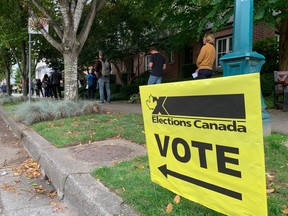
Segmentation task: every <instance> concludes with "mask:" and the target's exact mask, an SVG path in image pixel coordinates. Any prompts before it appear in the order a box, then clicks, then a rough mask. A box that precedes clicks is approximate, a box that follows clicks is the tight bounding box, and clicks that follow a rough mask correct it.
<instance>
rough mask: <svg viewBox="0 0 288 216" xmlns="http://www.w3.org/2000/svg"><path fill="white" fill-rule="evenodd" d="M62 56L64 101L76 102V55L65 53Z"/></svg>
mask: <svg viewBox="0 0 288 216" xmlns="http://www.w3.org/2000/svg"><path fill="white" fill-rule="evenodd" d="M63 56H64V68H65V74H64V80H63V82H64V94H65V95H64V99H65V100H74V101H77V100H78V88H77V64H78V55H77V54H76V53H66V54H63Z"/></svg>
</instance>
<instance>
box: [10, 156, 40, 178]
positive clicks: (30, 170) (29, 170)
mask: <svg viewBox="0 0 288 216" xmlns="http://www.w3.org/2000/svg"><path fill="white" fill-rule="evenodd" d="M12 170H13V171H14V174H15V175H24V176H26V177H28V178H29V179H35V178H38V177H39V176H41V172H40V165H39V164H38V163H37V162H36V161H34V160H32V159H29V160H26V161H24V162H23V163H21V164H20V165H19V166H17V167H14V168H12Z"/></svg>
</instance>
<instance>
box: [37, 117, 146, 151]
mask: <svg viewBox="0 0 288 216" xmlns="http://www.w3.org/2000/svg"><path fill="white" fill-rule="evenodd" d="M32 128H33V130H35V131H36V132H37V133H39V134H40V135H41V136H42V137H44V138H45V139H47V140H48V141H49V142H51V143H53V144H54V145H55V146H56V147H65V146H69V145H76V144H84V143H89V142H92V141H97V140H104V139H107V138H113V137H117V138H119V137H122V138H125V139H127V140H131V141H133V142H136V143H139V144H144V143H145V136H144V133H143V131H144V126H143V119H142V115H141V114H94V115H86V116H79V117H72V118H64V119H58V120H55V121H48V122H40V123H36V124H33V125H32Z"/></svg>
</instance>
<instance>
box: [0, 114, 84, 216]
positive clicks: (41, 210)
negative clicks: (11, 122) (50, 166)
mask: <svg viewBox="0 0 288 216" xmlns="http://www.w3.org/2000/svg"><path fill="white" fill-rule="evenodd" d="M0 215H1V216H42V215H43V216H46V215H47V216H48V215H49V216H77V215H78V213H77V210H76V209H75V208H74V207H72V206H71V205H69V203H67V202H65V199H64V200H59V199H58V198H57V194H56V192H55V190H54V188H53V186H52V185H51V184H50V182H49V180H44V179H43V178H42V177H41V174H40V171H39V165H38V164H37V162H35V161H33V160H32V159H31V158H30V157H29V156H28V154H27V152H26V151H25V149H24V148H23V145H22V144H21V142H20V140H19V139H18V138H17V137H16V135H15V134H14V133H13V132H12V131H11V130H9V128H8V127H7V125H6V124H5V122H4V121H3V119H2V118H1V117H0Z"/></svg>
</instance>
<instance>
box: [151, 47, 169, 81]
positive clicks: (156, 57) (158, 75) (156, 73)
mask: <svg viewBox="0 0 288 216" xmlns="http://www.w3.org/2000/svg"><path fill="white" fill-rule="evenodd" d="M150 53H151V57H150V62H149V67H150V68H151V72H150V76H149V79H148V85H151V84H159V83H161V81H162V77H163V70H165V69H166V63H165V58H164V56H163V55H161V54H160V53H159V52H158V50H157V49H156V48H155V47H151V48H150Z"/></svg>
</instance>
